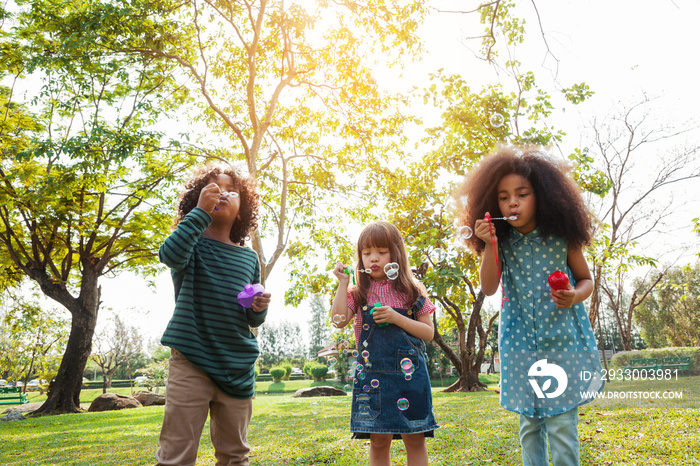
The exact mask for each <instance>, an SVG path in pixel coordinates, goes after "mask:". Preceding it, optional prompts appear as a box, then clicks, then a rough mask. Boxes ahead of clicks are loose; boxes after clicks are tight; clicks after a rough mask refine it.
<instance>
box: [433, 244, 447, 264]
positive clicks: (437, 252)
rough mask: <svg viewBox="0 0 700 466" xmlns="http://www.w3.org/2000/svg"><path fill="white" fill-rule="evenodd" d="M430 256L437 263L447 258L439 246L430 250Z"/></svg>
mask: <svg viewBox="0 0 700 466" xmlns="http://www.w3.org/2000/svg"><path fill="white" fill-rule="evenodd" d="M430 258H431V259H432V261H433V262H435V263H436V264H438V263H440V262H442V261H444V260H445V259H446V258H447V253H446V252H445V251H444V250H442V249H440V248H435V249H433V250H432V251H430Z"/></svg>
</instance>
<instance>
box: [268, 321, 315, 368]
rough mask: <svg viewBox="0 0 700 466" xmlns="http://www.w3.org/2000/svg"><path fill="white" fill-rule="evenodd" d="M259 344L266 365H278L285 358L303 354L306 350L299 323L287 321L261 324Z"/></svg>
mask: <svg viewBox="0 0 700 466" xmlns="http://www.w3.org/2000/svg"><path fill="white" fill-rule="evenodd" d="M258 345H259V346H260V359H261V362H262V364H265V365H267V364H269V363H271V364H275V365H276V364H279V362H280V361H281V360H283V359H287V358H288V359H293V358H296V357H300V356H303V354H304V352H305V351H304V342H303V340H302V339H301V328H299V324H297V323H293V322H287V321H282V322H279V323H272V322H266V323H265V324H263V325H261V326H260V333H259V334H258Z"/></svg>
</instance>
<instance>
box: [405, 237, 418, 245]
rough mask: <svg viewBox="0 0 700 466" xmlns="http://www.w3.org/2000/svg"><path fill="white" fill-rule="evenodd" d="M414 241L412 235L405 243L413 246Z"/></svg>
mask: <svg viewBox="0 0 700 466" xmlns="http://www.w3.org/2000/svg"><path fill="white" fill-rule="evenodd" d="M415 240H416V238H414V237H413V236H412V235H408V236H407V237H406V242H407V243H408V244H413V242H414V241H415Z"/></svg>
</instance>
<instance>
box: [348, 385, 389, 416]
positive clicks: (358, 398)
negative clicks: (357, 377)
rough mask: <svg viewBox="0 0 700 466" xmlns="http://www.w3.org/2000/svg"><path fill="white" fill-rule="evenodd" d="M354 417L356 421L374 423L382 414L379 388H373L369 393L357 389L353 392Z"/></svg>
mask: <svg viewBox="0 0 700 466" xmlns="http://www.w3.org/2000/svg"><path fill="white" fill-rule="evenodd" d="M352 396H353V404H354V407H353V409H352V417H353V419H355V420H356V421H374V420H375V419H377V417H379V415H380V414H381V412H382V399H381V398H382V397H381V393H380V389H379V388H371V389H370V390H369V391H368V392H366V391H364V390H363V389H361V388H356V389H354V390H353V392H352Z"/></svg>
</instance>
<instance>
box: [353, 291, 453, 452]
mask: <svg viewBox="0 0 700 466" xmlns="http://www.w3.org/2000/svg"><path fill="white" fill-rule="evenodd" d="M424 301H425V298H423V297H420V298H418V300H417V301H416V302H415V304H414V305H413V307H412V308H411V309H397V308H394V310H395V311H397V312H398V313H400V314H402V315H404V316H407V317H409V318H411V319H416V314H417V312H418V311H419V310H420V309H421V308H422V307H423V303H424ZM359 310H360V312H362V331H361V333H360V341H359V342H358V350H357V351H358V355H357V359H356V362H355V363H354V364H353V365H354V366H355V377H354V381H353V390H352V410H351V418H350V432H352V434H353V435H352V438H356V439H366V438H369V434H370V433H379V434H394V438H395V439H399V438H401V434H416V433H424V434H425V436H426V437H432V436H433V430H435V429H437V428H438V427H440V426H438V425H437V424H436V423H435V417H434V416H433V397H432V393H431V392H430V378H429V377H428V368H427V366H426V361H427V360H428V358H427V356H426V353H425V343H424V342H423V340H421V339H419V338H416V337H414V336H412V335H409V334H408V333H406V332H405V331H403V330H402V329H401V328H399V327H397V326H396V325H391V324H390V325H388V326H385V327H380V326H379V325H378V324H377V323H375V322H374V318H373V317H372V315H371V314H370V311H371V310H372V307H371V306H367V305H366V304H365V305H363V306H361V307H360V309H359Z"/></svg>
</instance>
